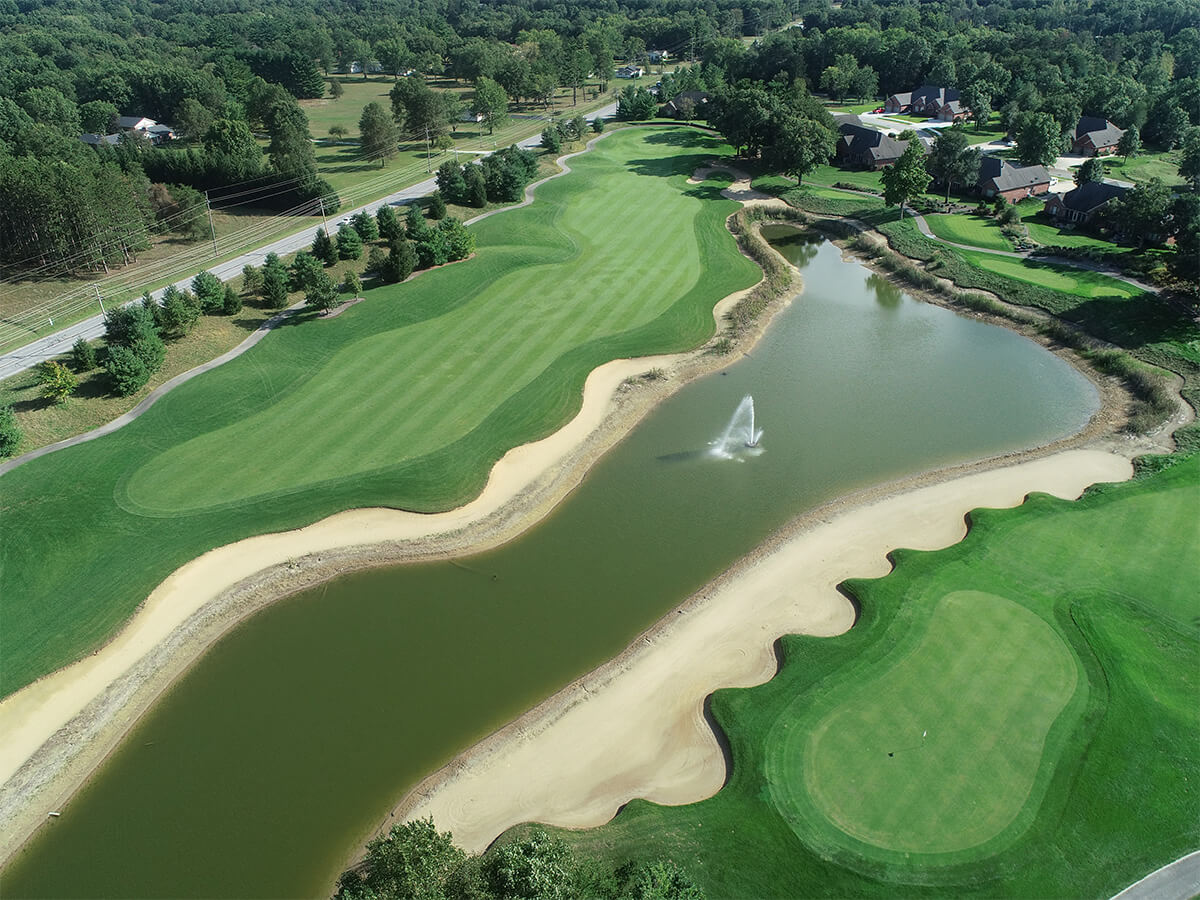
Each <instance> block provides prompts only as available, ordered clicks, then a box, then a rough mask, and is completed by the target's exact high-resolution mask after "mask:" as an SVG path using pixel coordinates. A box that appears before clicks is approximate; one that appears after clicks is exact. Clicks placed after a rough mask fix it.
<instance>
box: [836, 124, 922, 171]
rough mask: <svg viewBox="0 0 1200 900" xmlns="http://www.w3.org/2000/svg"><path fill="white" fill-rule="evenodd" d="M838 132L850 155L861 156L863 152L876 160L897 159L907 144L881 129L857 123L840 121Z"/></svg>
mask: <svg viewBox="0 0 1200 900" xmlns="http://www.w3.org/2000/svg"><path fill="white" fill-rule="evenodd" d="M838 132H839V133H840V134H841V135H842V136H841V138H840V140H841V141H842V144H843V145H844V146H845V147H846V152H847V153H848V155H850V156H861V155H862V154H864V153H865V154H866V155H867V156H869V157H871V159H873V160H876V161H878V160H881V159H899V158H900V155H901V154H902V153H904V148H905V147H907V146H908V142H907V141H898V140H896V139H895V138H893V137H891V136H889V135H886V134H884V133H883V132H882V131H876V130H875V129H874V128H867V127H866V126H865V125H859V124H857V123H851V122H840V123H839V124H838Z"/></svg>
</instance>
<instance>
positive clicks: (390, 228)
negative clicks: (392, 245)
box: [375, 204, 401, 242]
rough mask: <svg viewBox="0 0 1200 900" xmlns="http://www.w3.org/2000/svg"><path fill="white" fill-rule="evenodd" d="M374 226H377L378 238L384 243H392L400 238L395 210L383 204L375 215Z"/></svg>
mask: <svg viewBox="0 0 1200 900" xmlns="http://www.w3.org/2000/svg"><path fill="white" fill-rule="evenodd" d="M375 224H376V225H378V226H379V236H380V237H381V238H383V239H384V240H385V241H389V242H391V241H394V240H395V239H396V238H398V237H400V234H401V229H400V220H399V219H397V218H396V210H394V209H392V207H391V206H388V205H387V204H384V205H383V206H381V207H379V211H378V212H377V213H375Z"/></svg>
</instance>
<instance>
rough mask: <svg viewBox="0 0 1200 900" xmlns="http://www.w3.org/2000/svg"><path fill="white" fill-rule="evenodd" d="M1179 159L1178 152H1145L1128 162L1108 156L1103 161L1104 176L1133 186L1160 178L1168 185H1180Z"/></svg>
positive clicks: (1182, 181) (1181, 180) (1181, 182)
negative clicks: (1130, 182)
mask: <svg viewBox="0 0 1200 900" xmlns="http://www.w3.org/2000/svg"><path fill="white" fill-rule="evenodd" d="M1180 157H1181V153H1180V151H1179V150H1172V151H1170V152H1165V153H1164V152H1161V151H1159V152H1154V151H1147V152H1145V153H1139V154H1138V155H1137V156H1134V157H1132V158H1130V159H1128V160H1126V159H1123V158H1122V157H1120V156H1109V157H1106V158H1105V160H1104V169H1105V175H1107V176H1108V177H1109V178H1115V179H1117V180H1118V181H1132V182H1134V183H1135V184H1141V183H1143V182H1147V181H1149V180H1150V179H1151V178H1161V179H1162V180H1163V181H1164V182H1165V183H1167V184H1169V185H1181V184H1183V183H1184V180H1183V178H1181V177H1180V175H1179V160H1180Z"/></svg>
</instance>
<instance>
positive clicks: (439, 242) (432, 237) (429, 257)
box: [413, 228, 450, 269]
mask: <svg viewBox="0 0 1200 900" xmlns="http://www.w3.org/2000/svg"><path fill="white" fill-rule="evenodd" d="M413 249H415V250H416V251H417V268H419V269H431V268H433V267H434V266H444V265H445V264H446V263H448V262H450V241H449V238H448V237H447V235H446V232H444V231H442V230H441V229H440V228H430V229H428V230H427V231H426V232H425V233H424V234H423V235H421V237H420V238H418V239H416V240H414V241H413Z"/></svg>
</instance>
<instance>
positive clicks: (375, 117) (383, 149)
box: [358, 103, 400, 166]
mask: <svg viewBox="0 0 1200 900" xmlns="http://www.w3.org/2000/svg"><path fill="white" fill-rule="evenodd" d="M358 134H359V139H360V141H361V143H362V149H363V154H364V155H365V156H366V158H367V159H378V160H379V165H380V166H386V165H387V161H388V160H389V159H391V158H392V157H393V156H395V155H396V154H397V153H399V152H400V148H399V143H400V134H399V132H398V131H397V129H396V123H395V121H394V120H393V119H392V117H391V116H390V115H388V113H387V111H386V110H384V108H383V106H382V105H380V104H379V103H368V104H367V105H366V106H364V107H363V111H362V117H361V118H360V119H359V120H358Z"/></svg>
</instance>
